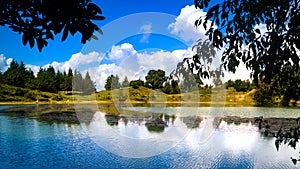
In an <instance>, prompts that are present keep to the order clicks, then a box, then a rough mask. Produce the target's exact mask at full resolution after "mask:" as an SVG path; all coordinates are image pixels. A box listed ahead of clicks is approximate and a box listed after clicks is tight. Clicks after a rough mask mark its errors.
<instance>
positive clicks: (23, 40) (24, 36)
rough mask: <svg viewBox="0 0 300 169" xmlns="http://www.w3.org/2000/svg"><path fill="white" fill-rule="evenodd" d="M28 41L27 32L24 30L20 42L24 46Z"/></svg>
mask: <svg viewBox="0 0 300 169" xmlns="http://www.w3.org/2000/svg"><path fill="white" fill-rule="evenodd" d="M27 42H28V34H27V33H26V32H24V34H23V37H22V43H23V45H24V46H25V45H26V44H27Z"/></svg>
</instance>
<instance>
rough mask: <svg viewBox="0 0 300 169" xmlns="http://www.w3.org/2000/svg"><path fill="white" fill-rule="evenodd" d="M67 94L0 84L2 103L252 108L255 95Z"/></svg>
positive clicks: (220, 91)
mask: <svg viewBox="0 0 300 169" xmlns="http://www.w3.org/2000/svg"><path fill="white" fill-rule="evenodd" d="M71 93H72V92H70V91H61V92H58V93H49V92H41V91H37V90H30V89H25V88H20V87H14V86H10V85H3V84H0V101H1V102H36V101H37V100H38V101H39V102H46V103H69V101H70V102H71V101H73V100H74V101H78V102H89V101H104V102H112V101H113V102H137V103H165V102H170V103H171V102H176V103H180V102H185V103H194V102H201V103H208V104H211V102H213V103H225V104H229V105H254V104H255V102H254V100H253V96H254V92H253V91H252V92H248V93H247V92H237V91H235V90H234V89H232V88H229V89H228V90H225V89H223V88H216V89H212V90H211V89H200V90H199V91H194V92H188V93H181V94H164V93H163V92H162V91H160V90H152V89H149V88H146V87H139V88H138V89H134V88H132V87H127V88H122V89H114V90H103V91H100V92H96V93H95V94H91V95H80V93H76V94H74V93H73V95H71Z"/></svg>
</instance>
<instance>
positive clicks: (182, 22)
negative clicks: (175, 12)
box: [168, 5, 209, 42]
mask: <svg viewBox="0 0 300 169" xmlns="http://www.w3.org/2000/svg"><path fill="white" fill-rule="evenodd" d="M205 14H206V13H205V12H203V11H202V10H200V9H196V8H195V6H193V5H191V6H189V5H187V6H186V7H184V8H182V9H181V12H180V15H179V16H178V17H177V18H176V20H175V22H174V23H171V24H170V25H169V26H168V28H169V30H170V31H171V33H172V34H175V35H177V36H179V37H180V38H182V39H183V40H185V41H191V42H195V41H196V40H198V39H205V38H206V37H205V35H204V34H205V30H204V28H203V27H202V26H199V27H198V29H196V27H195V26H194V23H195V21H196V20H197V19H198V18H199V17H200V16H204V15H205ZM208 24H209V23H208Z"/></svg>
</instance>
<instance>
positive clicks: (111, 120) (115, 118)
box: [104, 114, 120, 126]
mask: <svg viewBox="0 0 300 169" xmlns="http://www.w3.org/2000/svg"><path fill="white" fill-rule="evenodd" d="M104 117H105V120H106V122H107V124H109V125H110V126H118V124H119V119H120V117H119V115H113V114H106V115H105V116H104Z"/></svg>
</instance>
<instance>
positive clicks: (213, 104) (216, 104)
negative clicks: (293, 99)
mask: <svg viewBox="0 0 300 169" xmlns="http://www.w3.org/2000/svg"><path fill="white" fill-rule="evenodd" d="M51 104H53V105H76V104H79V105H80V104H98V105H111V104H129V105H130V104H132V105H134V106H137V105H144V106H145V105H148V106H149V105H165V106H199V107H222V106H223V107H287V106H282V105H267V106H259V105H256V104H254V103H249V104H245V103H239V102H235V103H232V102H178V101H176V102H147V103H146V102H140V101H130V102H113V101H110V100H106V101H80V102H78V101H55V102H34V101H32V102H24V101H10V102H0V106H3V105H51ZM288 107H300V105H299V104H297V106H288Z"/></svg>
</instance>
